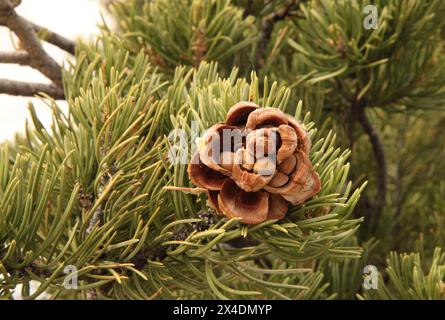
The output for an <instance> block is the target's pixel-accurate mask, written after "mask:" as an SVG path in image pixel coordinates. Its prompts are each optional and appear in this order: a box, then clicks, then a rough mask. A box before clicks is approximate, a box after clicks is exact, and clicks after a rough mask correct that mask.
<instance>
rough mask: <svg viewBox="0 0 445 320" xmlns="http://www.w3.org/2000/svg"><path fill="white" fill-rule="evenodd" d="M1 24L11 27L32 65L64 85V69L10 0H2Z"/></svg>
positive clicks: (0, 10)
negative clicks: (46, 50)
mask: <svg viewBox="0 0 445 320" xmlns="http://www.w3.org/2000/svg"><path fill="white" fill-rule="evenodd" d="M0 24H2V25H4V26H6V27H8V28H9V29H11V30H12V31H13V32H14V33H15V34H16V35H17V37H18V38H19V39H20V41H21V45H22V46H23V48H24V49H25V50H26V51H27V52H28V54H29V56H30V58H31V62H30V66H31V67H33V68H35V69H37V70H39V71H40V72H41V73H43V74H44V75H45V76H47V77H48V78H49V79H50V80H51V81H53V82H54V83H55V84H56V85H58V86H61V85H62V69H61V67H60V66H59V65H58V64H57V62H56V61H54V59H53V58H51V56H50V55H48V54H47V53H46V52H45V50H44V49H43V47H42V44H41V43H40V40H39V38H38V37H37V34H36V33H35V31H34V28H33V26H32V25H31V24H30V23H29V22H28V21H27V20H26V19H24V18H22V17H21V16H19V15H18V14H17V13H16V12H15V10H14V8H13V6H12V5H11V4H10V2H9V1H8V0H0Z"/></svg>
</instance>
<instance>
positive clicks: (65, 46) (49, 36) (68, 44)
mask: <svg viewBox="0 0 445 320" xmlns="http://www.w3.org/2000/svg"><path fill="white" fill-rule="evenodd" d="M29 23H30V24H31V25H32V27H33V28H34V31H35V32H37V33H40V32H43V33H44V35H45V36H44V38H43V40H44V41H46V42H48V43H51V44H52V45H55V46H56V47H59V48H60V49H62V50H64V51H66V52H68V53H70V54H72V55H74V53H75V49H76V44H75V42H74V41H72V40H70V39H68V38H65V37H64V36H62V35H60V34H58V33H56V32H54V31H51V30H48V29H47V28H45V27H42V26H39V25H37V24H35V23H33V22H31V21H30V22H29Z"/></svg>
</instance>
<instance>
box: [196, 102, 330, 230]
mask: <svg viewBox="0 0 445 320" xmlns="http://www.w3.org/2000/svg"><path fill="white" fill-rule="evenodd" d="M310 147H311V143H310V139H309V136H308V134H307V133H306V131H305V130H303V128H302V127H301V125H300V124H299V123H298V122H297V121H296V120H295V119H294V118H293V117H291V116H289V115H286V114H284V113H283V112H281V111H280V110H278V109H275V108H260V107H259V106H257V105H256V104H254V103H252V102H240V103H237V104H235V105H234V106H233V107H232V108H231V109H230V110H229V112H228V114H227V117H226V121H225V122H224V123H218V124H215V125H214V126H212V127H211V128H210V129H208V130H207V131H206V132H205V133H204V135H203V137H202V138H200V139H199V140H198V151H197V152H196V153H195V154H194V155H193V157H192V159H191V161H190V163H189V166H188V174H189V176H190V179H191V181H192V183H193V184H195V185H197V186H198V187H201V188H205V189H207V190H208V205H209V206H210V207H212V208H213V209H215V210H216V211H217V212H219V213H222V214H224V215H225V216H227V217H229V218H233V217H239V218H241V222H243V223H245V224H258V223H261V222H263V221H266V220H270V219H283V218H284V217H285V215H286V212H287V211H288V206H289V203H291V204H292V205H299V204H302V203H303V202H305V201H306V200H307V199H309V198H311V197H313V196H314V195H316V194H317V193H318V192H319V191H320V188H321V183H320V178H319V176H318V174H317V173H316V172H315V171H314V169H313V167H312V164H311V162H310V160H309V151H310Z"/></svg>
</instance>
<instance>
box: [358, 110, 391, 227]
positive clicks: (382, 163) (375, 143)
mask: <svg viewBox="0 0 445 320" xmlns="http://www.w3.org/2000/svg"><path fill="white" fill-rule="evenodd" d="M357 112H358V120H359V122H360V124H361V125H362V127H363V130H364V131H365V133H366V135H367V136H368V137H369V140H370V141H371V145H372V150H373V153H374V157H375V160H376V163H377V191H376V196H375V199H374V201H373V202H372V203H371V209H372V210H373V212H372V214H373V215H374V216H375V218H376V219H375V220H374V221H379V217H380V216H381V214H382V210H383V207H384V206H385V202H386V193H387V189H388V188H387V180H388V168H387V164H386V157H385V150H384V149H383V144H382V141H381V140H380V137H379V134H378V133H377V131H376V130H375V128H374V127H373V126H372V123H371V122H370V121H369V119H368V117H367V116H366V111H365V104H364V103H362V104H359V108H358V110H357Z"/></svg>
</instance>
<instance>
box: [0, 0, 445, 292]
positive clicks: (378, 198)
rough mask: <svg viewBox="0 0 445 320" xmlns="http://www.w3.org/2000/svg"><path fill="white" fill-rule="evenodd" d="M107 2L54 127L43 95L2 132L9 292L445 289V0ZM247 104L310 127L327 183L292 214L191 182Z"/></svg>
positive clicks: (2, 224) (3, 274)
mask: <svg viewBox="0 0 445 320" xmlns="http://www.w3.org/2000/svg"><path fill="white" fill-rule="evenodd" d="M368 4H372V5H374V6H375V7H376V8H377V10H378V21H377V25H376V28H375V29H373V28H371V29H368V28H365V26H364V25H363V20H364V18H365V17H366V13H364V8H365V6H366V5H368ZM108 5H109V8H108V9H109V10H110V12H111V13H112V14H113V16H114V17H115V19H116V22H117V29H116V30H115V29H113V28H111V27H110V26H107V25H103V26H102V28H101V34H100V35H98V36H97V37H96V38H95V39H94V40H91V41H89V42H87V41H81V42H79V43H77V44H76V50H75V59H74V60H73V62H71V63H67V64H68V65H67V66H66V67H65V69H64V70H63V72H62V78H63V91H64V97H65V98H66V100H67V103H68V111H67V112H64V111H63V110H62V108H61V107H60V106H59V105H58V103H57V101H55V100H54V99H53V97H51V96H50V95H47V94H42V95H41V97H42V100H43V101H45V103H46V104H47V106H48V108H50V109H51V110H52V114H53V120H52V124H51V126H50V127H45V126H44V125H43V124H42V123H41V121H40V120H39V118H38V116H37V113H36V110H35V108H34V106H33V105H32V104H30V105H29V110H30V114H31V118H32V123H29V124H26V134H24V135H22V136H17V138H16V139H15V141H9V142H6V143H4V144H1V145H0V297H1V298H4V299H11V298H13V296H14V297H15V296H16V295H17V293H18V292H19V294H20V295H21V297H23V298H24V299H36V298H38V297H39V296H41V295H42V294H44V295H45V296H47V297H49V298H51V299H335V298H337V299H357V298H358V299H440V298H445V290H444V281H445V273H444V271H445V259H444V254H443V253H442V251H441V250H440V248H436V249H435V247H442V246H443V245H444V244H445V242H444V241H445V237H444V236H443V224H444V222H443V220H444V217H445V211H444V203H443V197H444V195H445V185H444V183H443V181H444V179H445V167H444V164H443V161H440V159H441V158H442V157H443V156H444V151H443V149H444V148H443V142H442V141H440V139H438V138H437V137H439V136H440V135H441V134H443V124H444V123H445V122H444V115H443V108H444V103H445V95H444V92H445V78H444V72H443V70H444V69H443V68H444V66H445V60H444V58H443V54H442V53H443V43H444V42H443V28H444V24H445V2H443V1H441V0H428V1H425V0H412V1H403V0H393V1H384V0H381V1H373V2H372V3H371V2H369V1H362V0H354V1H346V0H339V1H329V0H321V1H320V0H307V1H298V0H282V1H281V0H280V1H273V2H271V1H263V0H249V1H235V0H233V1H230V0H177V1H170V0H152V1H141V0H129V1H123V0H122V1H120V0H118V1H111V2H110V3H109V4H108ZM0 21H1V20H0ZM239 102H249V103H253V104H255V105H258V106H262V107H267V108H275V109H278V110H280V114H283V115H284V114H288V115H289V116H291V117H292V118H293V119H295V121H297V122H298V123H299V124H300V125H301V127H302V128H303V129H304V131H305V132H307V138H308V139H309V140H310V141H311V144H312V147H311V148H310V152H308V155H307V158H308V161H310V163H311V165H312V166H313V170H314V175H316V176H317V177H319V180H320V186H321V188H320V190H317V192H313V193H311V197H310V198H309V199H305V201H304V202H303V203H297V204H296V205H292V204H290V205H289V209H288V211H287V213H286V215H285V217H284V218H282V219H263V220H262V221H261V222H259V223H256V224H246V223H243V221H242V220H243V219H240V218H239V217H227V215H226V216H224V215H219V214H217V212H215V211H214V208H211V207H209V203H208V201H207V195H206V193H205V192H204V193H202V192H196V185H194V184H193V183H192V181H191V177H190V172H189V171H188V170H187V168H188V163H189V162H190V160H191V157H192V155H193V154H194V153H195V151H196V150H197V145H196V141H197V138H199V137H201V136H202V135H203V133H204V132H205V130H206V129H208V128H210V127H212V126H213V125H215V124H217V123H223V122H224V121H225V119H226V117H227V113H228V111H229V110H230V108H231V107H232V106H234V105H236V104H237V103H239ZM198 141H199V140H198ZM183 142H185V143H183ZM181 159H182V160H183V161H180V160H181ZM286 205H287V204H286ZM404 251H410V252H415V253H409V254H405V253H403V252H404ZM420 257H422V259H421V258H420ZM366 265H375V266H376V268H377V269H378V271H379V277H378V285H379V287H378V289H371V290H366V288H363V287H362V283H363V276H362V275H363V268H364V267H365V266H366ZM72 270H75V272H74V274H73V273H72ZM73 275H74V277H73ZM73 284H74V285H73Z"/></svg>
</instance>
